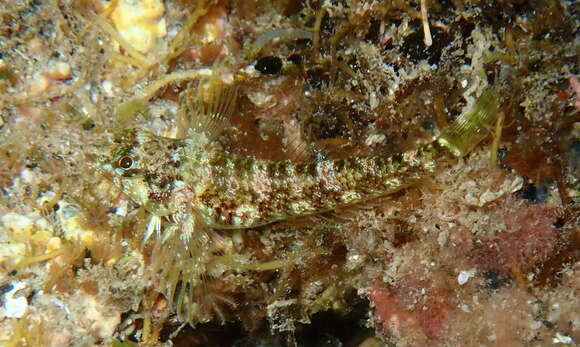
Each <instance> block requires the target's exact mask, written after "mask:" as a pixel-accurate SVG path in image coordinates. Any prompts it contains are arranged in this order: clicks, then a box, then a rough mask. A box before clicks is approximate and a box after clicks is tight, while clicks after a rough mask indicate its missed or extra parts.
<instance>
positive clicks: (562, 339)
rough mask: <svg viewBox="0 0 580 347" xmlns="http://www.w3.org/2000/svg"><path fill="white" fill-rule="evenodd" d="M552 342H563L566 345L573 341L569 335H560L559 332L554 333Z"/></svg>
mask: <svg viewBox="0 0 580 347" xmlns="http://www.w3.org/2000/svg"><path fill="white" fill-rule="evenodd" d="M552 341H553V342H554V343H565V344H567V345H569V344H571V343H572V342H574V340H572V338H571V337H570V336H566V335H562V334H560V333H556V337H554V339H553V340H552Z"/></svg>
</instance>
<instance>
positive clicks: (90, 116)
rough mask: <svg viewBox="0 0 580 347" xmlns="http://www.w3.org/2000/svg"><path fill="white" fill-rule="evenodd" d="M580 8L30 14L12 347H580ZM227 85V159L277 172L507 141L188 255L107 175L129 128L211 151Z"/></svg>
mask: <svg viewBox="0 0 580 347" xmlns="http://www.w3.org/2000/svg"><path fill="white" fill-rule="evenodd" d="M578 11H579V5H578V3H576V2H574V1H564V0H516V1H504V0H495V1H481V0H451V1H441V0H409V1H403V0H393V1H374V0H368V1H355V0H333V1H318V0H303V1H292V0H277V1H257V0H229V1H226V0H200V1H188V0H164V1H161V0H111V1H108V0H47V1H35V0H7V1H4V2H3V4H2V6H1V7H0V188H1V191H0V345H6V346H66V345H71V346H85V345H113V346H135V345H159V346H164V345H165V346H170V345H178V346H222V345H223V346H230V345H234V346H258V345H272V346H286V345H289V346H296V345H298V346H342V345H349V346H352V345H357V346H358V345H360V346H379V345H389V346H391V345H396V346H407V345H410V346H425V345H429V346H438V345H445V346H481V345H485V346H522V345H542V346H548V345H558V344H563V345H566V344H568V345H574V344H578V343H579V341H580V318H579V317H578V312H579V311H580V305H579V304H578V302H579V300H578V296H579V290H580V283H579V280H578V278H580V277H579V276H578V273H579V271H580V267H579V256H580V247H579V246H580V233H579V231H580V223H579V222H580V217H579V213H578V205H579V204H580V175H579V173H580V169H579V168H580V113H579V111H580V102H579V98H580V92H579V89H580V87H579V86H580V82H579V81H578V78H579V77H578V74H579V72H580V71H579V68H578V51H579V50H580V47H579V45H580V37H579V35H578V32H579V27H580V23H579V21H580V17H579V16H578ZM216 85H220V86H226V87H227V88H228V90H231V91H232V93H231V94H227V95H230V96H231V95H235V96H236V102H235V103H233V102H232V103H231V104H228V105H227V107H228V112H227V113H228V114H230V117H229V119H227V121H228V125H227V127H224V129H222V130H223V131H221V132H220V133H219V134H216V136H215V138H212V139H210V140H211V141H215V142H216V143H219V146H221V148H223V150H224V151H228V152H230V153H235V154H236V155H239V156H248V157H255V158H260V159H269V160H288V161H290V162H293V163H301V162H311V161H320V160H321V159H322V158H324V159H327V158H334V159H340V158H347V157H351V156H359V157H365V156H376V155H384V156H392V155H396V154H397V153H401V152H405V151H411V150H413V149H417V148H420V146H423V145H425V144H426V143H429V142H431V141H433V140H434V139H435V138H441V137H440V136H441V135H442V134H443V135H445V134H446V131H449V130H448V129H449V125H450V124H457V123H454V122H456V121H457V120H458V119H459V120H461V119H462V117H465V115H469V114H478V113H480V114H482V115H484V114H493V115H494V119H495V120H496V121H494V124H488V125H487V128H488V129H486V131H483V132H481V133H478V134H475V135H473V136H470V137H468V139H470V141H472V142H473V143H461V144H460V147H461V148H462V149H465V150H463V151H461V152H462V153H460V154H464V156H460V157H459V158H457V159H445V161H444V162H439V163H437V164H438V168H437V170H436V172H435V173H434V174H433V175H427V176H425V177H422V179H421V180H418V181H417V180H416V181H415V182H414V183H413V184H412V185H409V186H408V187H406V188H405V189H404V190H400V191H397V192H395V193H393V194H390V195H386V196H382V197H379V198H376V199H370V200H369V201H363V202H362V203H358V204H355V205H351V206H346V207H340V208H336V209H333V210H330V211H325V212H323V213H319V214H315V215H311V216H306V217H302V218H296V219H289V220H284V221H279V222H276V223H272V224H268V225H262V226H256V227H252V228H245V229H235V230H229V229H225V230H220V229H219V228H206V229H204V232H198V233H197V234H194V236H193V237H191V234H187V235H185V236H184V235H183V234H184V233H180V232H175V230H169V231H168V230H167V229H168V228H169V227H170V226H171V225H172V223H173V222H176V221H172V220H170V219H171V218H169V217H167V218H165V216H161V217H159V219H152V218H150V213H149V212H150V210H148V206H140V205H139V204H138V203H137V202H136V201H134V200H135V199H132V197H131V196H129V195H127V194H125V193H126V192H124V191H123V190H122V189H120V188H119V187H118V186H116V185H115V184H114V182H113V181H112V179H111V177H110V173H107V172H103V171H102V170H98V165H99V158H101V157H102V156H103V154H104V149H105V148H107V146H109V145H110V144H111V143H113V142H114V141H116V140H117V139H118V138H119V136H120V135H119V134H121V133H122V132H123V131H124V130H123V129H125V128H137V129H141V130H145V131H148V132H151V133H153V134H155V135H157V136H163V137H169V138H177V139H183V138H187V137H188V136H190V135H188V134H191V131H190V127H194V126H195V125H193V126H192V125H191V124H192V122H191V118H190V117H192V115H191V113H192V112H191V111H192V110H195V109H196V107H206V108H207V109H212V102H213V101H214V98H215V94H216V93H215V90H216V89H214V88H215V86H216ZM489 90H493V91H494V92H493V93H492V94H485V93H486V91H489ZM482 94H483V95H492V98H493V101H490V102H488V103H483V102H478V101H477V100H481V95H482ZM193 99H195V101H192V100H193ZM208 124H209V123H208ZM204 126H207V124H205V125H204ZM477 130H480V129H477ZM453 131H457V132H465V131H471V130H469V124H467V127H466V128H464V127H461V128H454V129H453ZM447 134H449V132H448V133H447ZM481 139H483V141H482V142H480V140H481ZM411 159H412V158H411ZM131 160H132V159H131ZM172 160H173V161H174V158H164V159H163V161H159V163H157V164H158V165H162V164H163V165H165V164H167V163H171V162H172ZM119 165H121V166H124V165H126V166H128V167H130V166H131V165H130V163H127V162H123V163H121V162H120V164H119ZM153 178H154V177H153ZM159 184H160V186H161V185H163V184H164V182H159ZM193 232H195V230H194V231H193ZM188 242H189V243H188Z"/></svg>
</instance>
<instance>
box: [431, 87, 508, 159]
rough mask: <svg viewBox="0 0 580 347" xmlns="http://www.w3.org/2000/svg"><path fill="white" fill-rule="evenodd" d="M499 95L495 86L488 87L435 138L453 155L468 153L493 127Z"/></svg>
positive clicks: (458, 155)
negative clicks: (466, 110) (469, 107)
mask: <svg viewBox="0 0 580 347" xmlns="http://www.w3.org/2000/svg"><path fill="white" fill-rule="evenodd" d="M499 105H500V96H499V93H498V90H497V88H493V87H492V88H489V89H487V90H486V91H484V92H483V94H482V95H481V96H480V97H479V99H477V101H476V102H475V104H474V105H473V107H472V108H471V110H469V111H468V112H465V113H463V114H462V115H460V116H459V117H457V119H455V121H453V123H451V125H450V126H449V127H448V128H447V129H445V130H444V132H443V134H442V135H441V136H439V137H438V138H437V142H438V143H439V144H440V145H441V146H444V147H446V148H447V149H448V150H449V151H450V152H451V153H452V154H453V155H454V156H457V157H462V156H464V155H466V154H467V153H469V151H471V150H472V149H473V147H475V146H476V145H477V144H478V143H479V142H481V141H482V140H483V139H484V138H485V137H486V136H487V135H489V133H491V131H492V129H493V124H494V123H495V121H496V118H497V115H498V109H499Z"/></svg>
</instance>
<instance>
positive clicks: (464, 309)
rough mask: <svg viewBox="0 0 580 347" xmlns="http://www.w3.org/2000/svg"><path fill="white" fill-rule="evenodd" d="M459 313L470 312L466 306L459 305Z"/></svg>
mask: <svg viewBox="0 0 580 347" xmlns="http://www.w3.org/2000/svg"><path fill="white" fill-rule="evenodd" d="M461 311H463V312H471V310H469V306H467V305H461Z"/></svg>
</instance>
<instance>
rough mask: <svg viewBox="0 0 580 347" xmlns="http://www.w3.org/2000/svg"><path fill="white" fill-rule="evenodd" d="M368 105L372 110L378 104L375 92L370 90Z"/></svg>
mask: <svg viewBox="0 0 580 347" xmlns="http://www.w3.org/2000/svg"><path fill="white" fill-rule="evenodd" d="M369 106H370V107H371V110H374V109H375V108H377V107H378V106H379V99H378V98H377V93H375V92H371V95H370V98H369Z"/></svg>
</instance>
